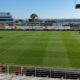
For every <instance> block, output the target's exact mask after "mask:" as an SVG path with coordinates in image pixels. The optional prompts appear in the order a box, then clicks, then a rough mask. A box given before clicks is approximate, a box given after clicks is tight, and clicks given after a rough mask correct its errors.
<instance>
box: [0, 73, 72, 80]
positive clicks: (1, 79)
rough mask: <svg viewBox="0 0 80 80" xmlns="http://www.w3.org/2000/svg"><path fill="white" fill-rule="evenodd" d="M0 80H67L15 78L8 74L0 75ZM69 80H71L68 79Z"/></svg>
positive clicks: (55, 79)
mask: <svg viewBox="0 0 80 80" xmlns="http://www.w3.org/2000/svg"><path fill="white" fill-rule="evenodd" d="M0 80H67V79H63V78H61V79H58V78H48V77H46V78H44V77H33V76H31V77H29V76H16V75H9V74H0ZM68 80H71V79H68Z"/></svg>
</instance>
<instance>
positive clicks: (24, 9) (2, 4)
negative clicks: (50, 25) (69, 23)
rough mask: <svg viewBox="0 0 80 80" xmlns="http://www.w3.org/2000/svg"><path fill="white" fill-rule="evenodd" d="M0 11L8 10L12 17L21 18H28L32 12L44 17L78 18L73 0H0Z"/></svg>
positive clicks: (77, 1) (78, 14) (79, 13)
mask: <svg viewBox="0 0 80 80" xmlns="http://www.w3.org/2000/svg"><path fill="white" fill-rule="evenodd" d="M76 3H80V0H76ZM0 12H10V13H11V15H12V16H13V17H14V18H22V19H26V18H29V17H30V15H31V14H32V13H36V14H37V15H38V16H39V18H45V19H48V18H49V19H56V18H80V9H75V0H0Z"/></svg>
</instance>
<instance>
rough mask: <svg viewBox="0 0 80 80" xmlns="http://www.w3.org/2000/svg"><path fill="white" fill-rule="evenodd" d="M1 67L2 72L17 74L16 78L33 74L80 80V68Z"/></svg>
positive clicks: (43, 76) (35, 75)
mask: <svg viewBox="0 0 80 80" xmlns="http://www.w3.org/2000/svg"><path fill="white" fill-rule="evenodd" d="M3 67H4V69H3ZM0 69H1V70H0V74H13V75H16V76H14V77H15V78H16V77H17V76H18V77H19V76H22V77H23V78H24V76H25V77H27V76H29V77H32V76H33V77H38V78H40V77H42V78H44V80H45V78H52V79H54V78H57V79H62V78H63V79H72V80H77V79H79V80H80V70H73V69H53V68H44V67H32V66H19V65H4V66H3V65H1V67H0ZM0 76H1V75H0ZM3 76H4V75H2V76H1V77H3ZM7 76H8V75H5V77H7ZM8 77H9V76H8ZM10 77H11V76H10ZM0 80H5V79H0ZM13 80H14V79H13ZM17 80H18V79H17ZM20 80H24V79H20ZM30 80H31V79H30ZM37 80H38V79H37ZM39 80H40V79H39ZM41 80H42V79H41ZM46 80H47V79H46Z"/></svg>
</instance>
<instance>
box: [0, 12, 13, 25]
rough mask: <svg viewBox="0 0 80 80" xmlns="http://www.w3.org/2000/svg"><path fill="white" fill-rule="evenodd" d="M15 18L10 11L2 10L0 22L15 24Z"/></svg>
mask: <svg viewBox="0 0 80 80" xmlns="http://www.w3.org/2000/svg"><path fill="white" fill-rule="evenodd" d="M13 22H14V20H13V18H12V16H11V14H10V13H8V12H0V24H3V25H13Z"/></svg>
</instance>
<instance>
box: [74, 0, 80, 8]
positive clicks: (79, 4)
mask: <svg viewBox="0 0 80 80" xmlns="http://www.w3.org/2000/svg"><path fill="white" fill-rule="evenodd" d="M75 9H80V3H77V2H76V0H75Z"/></svg>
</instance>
